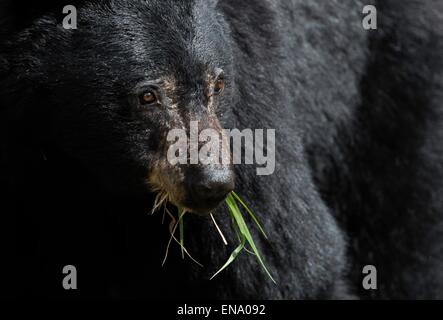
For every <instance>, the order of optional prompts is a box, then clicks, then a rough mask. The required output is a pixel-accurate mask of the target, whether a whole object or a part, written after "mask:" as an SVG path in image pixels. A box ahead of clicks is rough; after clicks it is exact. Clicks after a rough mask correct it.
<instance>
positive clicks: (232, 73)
mask: <svg viewBox="0 0 443 320" xmlns="http://www.w3.org/2000/svg"><path fill="white" fill-rule="evenodd" d="M71 2H72V1H71ZM369 2H372V3H374V4H376V5H377V8H378V13H379V28H378V30H376V31H365V30H364V29H363V28H362V26H361V20H362V18H363V16H362V14H361V11H362V8H363V6H364V5H366V4H369ZM0 3H1V5H0V8H1V9H2V10H1V11H0V130H1V132H0V135H1V136H0V139H1V143H0V148H1V149H0V152H1V154H0V155H1V158H0V161H1V175H0V179H1V184H2V185H3V186H4V191H3V192H2V195H1V202H0V206H1V207H0V208H1V212H2V218H3V220H4V225H5V226H7V229H8V230H9V232H8V233H6V234H7V236H9V237H10V238H9V241H8V247H9V250H8V251H7V253H5V256H6V259H5V260H4V261H5V262H4V264H6V266H9V267H10V270H9V273H8V275H10V276H8V278H9V279H10V280H12V283H11V285H10V286H8V287H7V289H6V290H5V291H4V292H6V293H8V294H13V295H38V296H41V295H44V296H56V295H60V296H66V297H70V296H83V297H96V296H104V297H147V298H157V299H163V298H171V297H185V298H211V297H213V298H260V299H266V298H269V299H331V298H332V299H340V298H443V274H442V272H441V270H442V267H443V246H442V243H443V220H442V218H443V201H442V200H441V195H442V192H443V190H442V189H443V188H442V186H443V183H442V181H443V147H442V144H441V141H442V139H443V125H442V121H443V119H442V112H443V110H442V106H441V104H442V102H441V101H443V93H442V92H443V91H442V89H443V15H442V13H443V5H442V4H441V3H439V2H437V1H432V0H402V1H400V0H389V1H381V0H380V1H362V0H361V1H360V0H358V1H355V0H343V1H338V0H334V1H321V0H314V1H301V0H292V1H283V0H282V1H267V0H256V1H235V0H219V1H215V0H211V1H203V0H187V1H172V0H163V1H159V0H158V1H156V0H147V1H135V0H134V1H124V0H107V1H76V2H75V3H74V4H75V5H77V8H78V15H79V22H78V27H79V28H78V30H64V29H63V28H62V27H61V21H62V19H63V15H62V7H63V5H61V4H60V3H57V2H55V3H48V4H45V5H44V6H41V5H40V4H30V5H29V6H28V7H25V6H22V7H18V6H17V5H15V4H13V2H9V1H1V2H0ZM190 44H191V45H190ZM204 66H217V67H219V66H222V67H223V69H224V70H225V74H226V82H227V87H226V91H225V93H224V96H223V97H222V98H221V101H220V106H219V119H220V122H221V124H222V126H223V127H224V128H235V127H237V128H240V129H243V128H275V129H277V131H276V136H277V141H276V148H277V154H276V171H275V173H274V174H273V175H270V176H261V177H259V176H256V174H255V168H254V167H251V166H237V167H236V173H237V181H236V189H237V190H238V191H239V193H240V194H241V195H242V196H243V198H244V199H246V200H247V202H248V203H249V204H250V206H251V208H252V209H253V211H255V212H256V213H257V215H258V217H259V218H260V220H261V221H262V222H263V224H264V227H265V230H267V232H268V234H269V236H270V237H269V240H268V241H266V240H264V239H262V238H261V237H260V236H259V235H258V234H257V233H256V234H255V238H256V239H257V242H258V245H259V247H260V250H261V252H262V253H263V256H264V257H265V261H266V264H267V265H268V266H269V268H270V270H271V273H272V274H273V276H274V277H275V279H276V282H277V284H273V283H272V282H271V281H270V280H269V279H268V278H267V277H266V275H264V273H263V272H261V270H260V267H259V265H258V264H257V262H256V260H255V259H254V258H253V257H251V256H250V255H247V254H242V255H241V256H240V257H239V258H238V259H237V261H235V263H234V264H233V265H232V266H231V267H229V268H228V269H227V270H226V271H224V272H223V273H221V274H220V275H219V276H218V277H216V278H215V279H214V280H212V281H209V280H208V278H209V277H210V276H211V275H212V274H213V273H214V272H215V271H216V270H217V268H218V267H220V266H221V265H222V264H223V262H224V261H225V259H226V258H227V256H228V255H229V253H230V252H231V250H232V249H233V246H234V245H235V237H234V235H233V234H230V231H229V230H230V227H229V220H228V218H227V217H226V213H225V211H226V210H225V209H224V208H219V209H218V214H217V219H218V220H219V222H220V225H221V226H222V228H223V230H224V231H225V232H226V234H227V235H228V237H229V238H230V239H231V241H230V246H229V247H227V248H225V247H224V246H223V244H222V242H221V240H220V238H219V236H218V234H217V233H216V232H215V229H214V227H213V225H212V223H211V221H210V219H209V218H205V217H197V216H189V217H187V219H186V222H185V237H186V238H185V241H186V247H187V248H188V250H189V251H190V252H191V253H193V255H194V256H195V257H196V258H197V259H198V260H200V261H201V262H202V263H203V264H204V268H199V267H198V266H196V265H194V264H193V263H192V262H190V261H189V260H185V261H183V260H181V258H180V254H179V252H178V249H176V248H174V249H173V250H172V251H171V252H170V254H169V260H168V262H167V264H166V265H165V267H163V268H162V267H161V261H162V258H163V254H164V249H165V246H166V242H167V240H168V232H167V227H166V226H161V214H157V215H154V216H150V215H148V212H150V209H151V208H152V205H153V195H152V194H150V193H147V191H146V190H145V189H144V188H143V186H142V185H143V179H144V170H146V167H147V166H149V165H151V164H152V156H153V153H155V150H156V148H157V144H158V143H159V137H160V133H161V132H163V131H164V130H165V123H167V121H166V120H165V119H164V118H162V115H161V114H159V113H152V114H151V115H150V116H149V117H146V118H143V119H142V120H140V119H139V118H137V119H138V120H134V119H135V118H134V117H133V111H131V108H130V106H129V105H128V100H127V97H128V95H129V94H130V92H131V91H132V90H133V88H134V86H135V85H136V84H137V82H138V81H140V80H141V79H143V78H144V77H157V76H159V75H173V76H174V77H175V78H176V79H178V82H179V84H180V85H179V88H178V92H179V93H180V94H179V98H180V103H181V107H182V108H183V111H182V112H183V113H186V112H188V111H187V110H189V109H186V108H190V107H189V105H190V101H192V98H190V96H192V94H194V95H197V96H198V94H200V93H201V81H202V79H201V75H202V68H204ZM221 207H223V206H221ZM9 243H12V244H11V246H12V252H10V251H11V250H10V249H11V246H10V245H9ZM173 247H174V246H173ZM67 264H72V265H75V266H76V267H77V269H78V275H79V290H77V291H75V292H73V291H65V290H63V288H62V286H61V281H62V279H63V274H62V268H63V266H64V265H67ZM367 264H372V265H375V266H376V267H377V270H378V276H379V283H378V285H379V289H378V290H375V291H366V290H363V288H362V286H361V279H362V274H361V271H362V267H363V266H364V265H367ZM29 270H32V276H29V275H28V276H27V274H28V273H29ZM30 278H31V279H32V280H31V279H30ZM8 290H9V291H8Z"/></svg>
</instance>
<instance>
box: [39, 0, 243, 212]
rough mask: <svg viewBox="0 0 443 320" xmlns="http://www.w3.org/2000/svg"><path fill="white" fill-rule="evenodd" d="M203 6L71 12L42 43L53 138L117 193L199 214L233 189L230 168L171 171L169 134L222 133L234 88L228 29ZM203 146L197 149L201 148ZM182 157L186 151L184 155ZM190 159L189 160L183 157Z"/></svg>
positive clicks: (132, 5)
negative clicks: (73, 16) (154, 198)
mask: <svg viewBox="0 0 443 320" xmlns="http://www.w3.org/2000/svg"><path fill="white" fill-rule="evenodd" d="M214 5H215V4H207V3H206V1H199V0H198V1H183V2H182V1H173V2H169V1H111V2H109V3H106V4H102V5H100V6H98V5H85V6H83V7H80V8H78V29H77V30H63V29H62V28H61V27H58V33H57V35H56V36H53V38H51V40H50V43H49V44H46V45H47V47H46V48H45V51H44V52H42V53H41V54H42V58H41V59H42V60H46V62H44V63H43V65H47V66H49V67H48V68H47V70H45V72H47V78H48V79H50V80H48V81H49V82H48V84H45V86H44V87H45V88H44V89H42V90H45V92H48V95H47V97H46V100H45V102H44V103H45V104H47V105H49V106H50V109H51V113H52V124H51V126H52V133H51V135H52V138H53V139H54V140H55V141H56V145H57V146H58V147H59V148H60V149H62V150H63V151H64V152H65V153H67V154H69V155H70V156H71V157H74V158H76V159H78V160H79V161H80V162H81V163H82V164H83V165H84V166H85V167H86V168H88V169H89V170H90V171H91V172H94V173H95V174H97V175H98V176H99V177H100V179H101V181H103V182H104V184H105V185H106V186H107V187H108V188H110V189H111V190H113V191H115V192H131V193H132V192H134V193H141V194H143V193H144V192H146V193H148V192H158V193H160V194H162V195H164V196H166V197H167V198H168V199H169V200H170V201H171V202H172V203H174V204H176V205H180V206H182V207H184V208H187V209H188V210H190V211H193V212H197V213H205V212H208V211H210V210H212V209H213V208H214V207H215V206H217V205H218V203H219V202H220V201H221V200H223V199H224V197H225V196H226V195H227V193H228V192H230V191H231V190H232V189H233V187H234V178H233V171H232V168H231V166H230V165H223V164H218V165H203V164H201V163H199V164H189V162H188V164H173V163H171V161H169V160H168V157H167V154H168V149H169V147H170V146H171V144H172V143H173V142H174V141H168V139H167V137H168V133H169V132H171V130H172V129H183V130H185V132H186V133H187V134H188V135H189V131H190V127H191V121H198V130H199V132H200V131H202V130H204V129H208V128H210V129H214V130H216V131H217V132H219V133H220V134H221V133H222V126H221V123H220V117H222V115H223V114H225V113H229V109H230V108H231V107H232V96H233V92H234V91H235V89H234V83H233V76H232V61H231V60H230V59H231V57H232V52H231V51H230V50H231V49H230V43H229V41H228V31H227V29H226V27H225V24H224V22H223V20H220V19H221V18H220V17H219V16H217V15H216V13H215V8H214V7H213V6H214ZM202 142H203V141H200V143H202ZM188 151H189V149H188ZM188 157H189V154H188Z"/></svg>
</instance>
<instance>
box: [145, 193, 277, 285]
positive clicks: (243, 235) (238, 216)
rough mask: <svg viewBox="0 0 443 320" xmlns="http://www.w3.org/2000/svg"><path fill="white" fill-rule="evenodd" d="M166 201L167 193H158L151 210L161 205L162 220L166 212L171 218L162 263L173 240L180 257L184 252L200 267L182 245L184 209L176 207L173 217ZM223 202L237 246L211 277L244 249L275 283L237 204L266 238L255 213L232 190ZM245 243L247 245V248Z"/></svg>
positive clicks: (215, 223)
mask: <svg viewBox="0 0 443 320" xmlns="http://www.w3.org/2000/svg"><path fill="white" fill-rule="evenodd" d="M166 202H167V195H165V194H159V195H158V196H157V198H156V201H155V204H154V209H153V212H154V211H156V210H157V209H159V208H160V207H161V206H162V205H163V210H164V211H163V220H164V216H165V214H166V213H167V214H168V215H169V217H170V218H171V223H170V224H169V232H170V234H171V237H170V239H169V242H168V245H167V247H166V253H165V257H164V259H163V263H162V265H164V264H165V262H166V259H167V257H168V252H169V247H170V245H171V242H172V241H173V240H174V241H175V242H176V243H177V244H178V245H179V246H180V248H181V255H182V258H184V257H185V254H186V255H188V256H189V257H190V258H191V259H192V260H193V261H194V262H195V263H197V264H198V265H199V266H201V267H202V264H201V263H199V262H198V261H197V260H195V259H194V258H193V257H192V256H191V254H190V253H189V252H188V251H187V250H186V248H185V245H184V223H183V217H184V215H185V214H186V210H184V209H182V208H180V207H178V218H175V217H174V215H173V214H172V213H171V212H170V211H169V210H168V208H167V207H166ZM225 203H226V205H227V208H228V211H229V215H230V217H231V222H232V227H233V228H234V230H235V233H236V235H237V239H238V242H239V244H238V246H237V247H236V248H235V249H234V251H233V252H232V253H231V255H230V256H229V258H228V260H227V261H226V262H225V264H224V265H223V266H222V267H221V268H220V269H219V270H218V271H217V272H216V273H215V274H214V275H213V276H212V277H211V279H213V278H214V277H215V276H217V275H218V274H219V273H220V272H222V271H223V270H224V269H226V268H227V267H228V266H229V265H230V264H231V263H232V262H234V260H235V259H236V258H237V256H238V255H239V254H240V253H241V252H242V251H243V250H245V251H246V252H249V253H251V254H252V255H254V256H255V257H256V258H257V260H258V262H259V264H260V266H261V267H262V269H263V270H264V272H265V273H266V274H267V276H268V277H269V278H270V279H271V280H272V281H273V282H274V283H275V280H274V278H273V277H272V276H271V274H270V272H269V270H268V269H267V268H266V265H265V263H264V261H263V258H262V256H261V255H260V253H259V251H258V249H257V246H256V245H255V243H254V240H253V239H252V235H251V232H250V231H249V228H248V226H247V224H246V222H245V220H244V218H243V213H242V210H240V207H239V205H238V204H240V205H241V207H242V208H243V209H244V210H245V211H246V212H247V213H248V214H249V216H250V217H251V219H252V220H253V222H254V224H255V226H256V227H257V228H258V229H259V231H260V233H261V234H262V235H263V236H264V237H265V238H266V239H267V238H268V237H267V236H266V233H265V231H264V230H263V227H262V226H261V224H260V222H259V221H258V220H257V218H256V217H255V215H254V214H253V213H252V211H251V210H250V209H249V208H248V206H247V205H246V204H245V202H244V201H243V200H242V199H241V198H240V197H239V196H238V195H237V194H236V193H235V192H234V191H233V192H231V193H230V194H229V195H228V196H227V197H226V199H225ZM211 218H212V221H213V222H214V225H215V227H216V228H217V231H218V232H219V234H220V236H221V238H222V240H223V242H224V243H225V245H227V241H226V238H225V237H224V235H223V233H222V231H221V230H220V228H219V226H218V225H217V222H216V221H215V219H214V216H213V215H212V214H211ZM177 227H178V228H179V238H178V239H177V237H176V236H175V233H176V230H177ZM247 245H249V249H248V248H247Z"/></svg>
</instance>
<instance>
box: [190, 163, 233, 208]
mask: <svg viewBox="0 0 443 320" xmlns="http://www.w3.org/2000/svg"><path fill="white" fill-rule="evenodd" d="M234 187H235V182H234V173H233V172H232V170H231V169H229V168H226V169H209V170H208V169H206V170H204V171H203V172H202V174H201V175H200V179H198V180H194V183H193V186H192V188H191V189H192V200H193V205H194V207H195V208H196V211H197V212H199V213H209V212H210V211H211V210H213V209H214V208H216V207H217V206H218V204H219V203H220V202H221V201H223V200H224V199H225V198H226V196H227V195H228V194H229V193H230V192H231V191H233V190H234Z"/></svg>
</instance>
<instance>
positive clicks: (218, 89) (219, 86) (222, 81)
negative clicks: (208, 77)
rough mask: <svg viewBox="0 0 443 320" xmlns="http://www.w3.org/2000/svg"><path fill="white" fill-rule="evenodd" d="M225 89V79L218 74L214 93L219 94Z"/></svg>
mask: <svg viewBox="0 0 443 320" xmlns="http://www.w3.org/2000/svg"><path fill="white" fill-rule="evenodd" d="M224 89H225V79H224V78H223V76H222V75H220V76H219V77H218V78H217V80H216V81H215V84H214V94H220V93H222V92H223V90H224Z"/></svg>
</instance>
